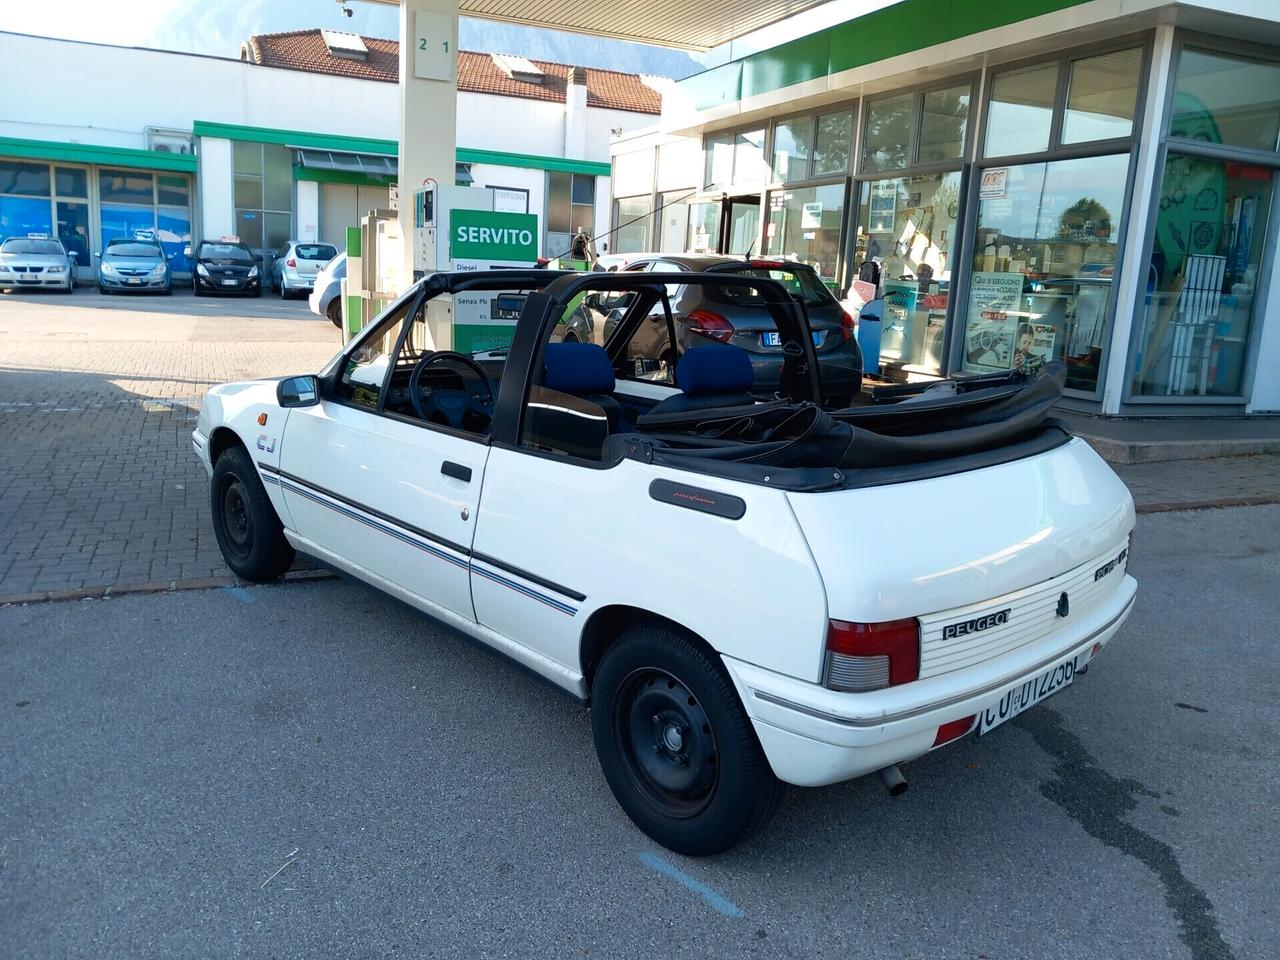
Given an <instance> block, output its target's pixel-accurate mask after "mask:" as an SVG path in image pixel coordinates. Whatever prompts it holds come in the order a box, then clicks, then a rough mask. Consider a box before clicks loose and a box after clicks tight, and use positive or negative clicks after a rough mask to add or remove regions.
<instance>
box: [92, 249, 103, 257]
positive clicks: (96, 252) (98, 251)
mask: <svg viewBox="0 0 1280 960" xmlns="http://www.w3.org/2000/svg"><path fill="white" fill-rule="evenodd" d="M93 255H94V256H95V257H101V256H102V251H101V250H95V251H93Z"/></svg>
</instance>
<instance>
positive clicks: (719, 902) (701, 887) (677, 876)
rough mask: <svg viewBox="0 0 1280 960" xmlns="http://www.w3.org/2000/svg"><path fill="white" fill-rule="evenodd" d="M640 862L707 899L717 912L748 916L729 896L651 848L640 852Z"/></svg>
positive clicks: (735, 917) (735, 916) (725, 914)
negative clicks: (723, 894)
mask: <svg viewBox="0 0 1280 960" xmlns="http://www.w3.org/2000/svg"><path fill="white" fill-rule="evenodd" d="M640 862H641V863H643V864H644V865H645V866H646V867H648V868H649V869H650V870H655V871H657V872H658V873H660V874H662V875H663V876H664V877H667V878H668V879H671V880H674V881H675V882H676V883H678V884H680V886H682V887H684V888H685V889H686V890H689V891H691V892H693V893H696V894H697V895H698V896H700V897H702V899H703V900H705V901H707V903H708V904H709V905H710V907H711V909H712V910H714V911H715V912H716V913H720V914H723V915H724V916H726V917H733V918H734V919H738V918H741V917H744V916H746V914H744V913H743V912H742V908H741V907H740V906H738V905H737V904H736V903H734V902H733V901H732V900H730V899H728V898H727V897H724V896H722V895H721V894H720V893H719V892H718V891H716V890H715V889H714V888H712V887H709V886H707V885H706V884H705V883H703V882H702V881H701V880H699V879H697V878H696V877H691V876H689V874H687V873H685V872H684V871H683V870H681V869H680V868H679V867H677V866H676V865H675V864H674V863H672V862H670V861H669V860H665V859H663V858H662V857H660V856H658V855H657V854H656V853H653V852H651V851H649V850H643V851H641V853H640Z"/></svg>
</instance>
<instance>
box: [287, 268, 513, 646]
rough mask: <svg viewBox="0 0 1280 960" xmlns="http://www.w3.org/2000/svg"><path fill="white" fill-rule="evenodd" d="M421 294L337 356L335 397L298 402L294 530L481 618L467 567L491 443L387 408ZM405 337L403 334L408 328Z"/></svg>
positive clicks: (419, 329) (356, 568) (417, 335)
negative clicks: (304, 403)
mask: <svg viewBox="0 0 1280 960" xmlns="http://www.w3.org/2000/svg"><path fill="white" fill-rule="evenodd" d="M416 296H417V293H416V291H415V292H414V293H411V294H409V295H407V296H406V298H405V299H403V300H402V301H401V302H400V303H398V304H396V305H395V306H393V307H392V308H391V310H390V311H389V313H388V315H387V316H386V318H385V319H383V320H381V321H380V322H378V323H376V324H375V325H374V327H373V329H372V330H371V331H370V333H369V334H368V335H366V336H364V337H362V338H360V339H359V340H356V341H353V343H352V346H351V348H349V349H348V350H347V351H345V352H344V355H343V357H342V358H341V360H340V362H339V366H338V369H337V371H336V378H335V379H334V382H333V385H332V387H331V392H330V393H329V395H327V396H324V397H323V398H322V399H321V401H320V402H319V403H318V404H316V405H315V406H311V407H300V408H297V409H293V410H291V411H290V416H289V420H288V423H287V425H286V427H285V432H284V437H283V440H282V444H283V447H282V452H281V458H280V464H281V466H280V476H279V480H280V484H281V487H282V488H283V490H284V497H285V501H286V504H287V506H288V511H289V515H290V517H291V519H292V522H293V525H294V528H295V529H296V531H297V533H298V534H299V535H301V536H302V537H303V538H305V539H306V540H308V541H310V542H311V543H312V544H314V545H315V547H316V548H318V551H317V552H319V553H320V554H321V556H322V557H326V558H327V559H330V560H333V561H334V562H336V563H338V565H339V566H344V565H345V566H347V567H348V568H349V569H351V570H352V572H355V573H357V574H358V575H361V576H364V577H365V578H366V579H370V580H373V581H375V582H377V581H382V582H383V583H385V584H390V585H392V586H393V587H397V588H399V589H400V590H401V591H404V592H406V593H408V594H411V595H412V597H413V598H419V599H421V600H425V601H427V602H428V603H429V604H432V605H435V606H437V607H440V608H443V609H444V610H445V611H448V612H450V613H453V614H455V615H457V616H459V617H462V618H464V619H465V620H468V621H470V620H474V618H475V609H474V607H473V606H472V602H471V587H470V583H469V579H468V572H467V568H468V564H469V558H470V552H471V547H472V538H473V536H474V532H475V516H476V507H477V505H478V502H479V498H480V486H481V482H482V481H483V478H484V470H485V463H486V460H487V458H488V453H489V446H488V442H487V438H486V437H484V436H468V435H465V434H463V433H462V432H460V431H449V430H446V429H443V428H437V427H434V426H432V425H429V424H425V423H422V422H421V421H414V420H412V419H409V418H406V417H402V416H397V415H395V414H393V413H391V412H389V411H388V409H387V406H386V402H385V401H386V399H387V397H386V391H387V390H388V389H391V390H393V391H396V390H399V391H402V390H403V387H397V386H396V385H395V383H394V382H393V380H394V378H392V377H391V376H388V374H389V372H390V371H391V370H392V368H393V366H394V364H393V361H394V359H395V357H396V352H397V349H400V350H410V349H414V348H415V347H418V348H420V346H421V344H422V343H425V342H429V341H427V340H426V338H425V326H426V325H425V319H424V316H423V311H422V310H421V309H419V310H417V311H414V313H413V316H412V320H411V323H410V324H409V326H408V329H407V330H406V328H405V322H404V321H405V318H406V315H407V314H408V313H409V308H410V305H411V304H412V303H413V301H414V300H415V299H416ZM402 334H403V335H402Z"/></svg>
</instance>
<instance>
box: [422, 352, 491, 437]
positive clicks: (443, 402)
mask: <svg viewBox="0 0 1280 960" xmlns="http://www.w3.org/2000/svg"><path fill="white" fill-rule="evenodd" d="M436 363H456V364H458V365H460V366H463V367H466V368H467V369H469V370H471V371H472V372H473V373H475V375H476V377H477V378H478V379H479V380H480V382H481V383H482V384H484V389H485V393H487V394H488V399H487V400H483V399H481V398H479V397H477V396H475V395H474V394H473V393H472V392H471V391H470V390H465V389H464V390H457V389H453V388H449V387H433V388H432V389H431V393H430V395H429V396H428V397H427V402H426V403H423V400H422V392H421V391H420V390H419V389H418V385H419V384H420V383H421V381H422V374H423V371H425V370H426V369H427V368H428V367H430V366H431V365H432V364H436ZM494 397H495V393H494V390H493V381H492V380H491V379H490V378H489V374H487V373H485V371H484V367H482V366H480V364H478V363H476V361H475V360H473V359H472V358H471V357H468V356H467V355H466V354H465V353H455V352H454V351H452V350H436V351H434V352H432V353H427V354H424V355H423V357H422V359H420V360H419V361H418V362H417V363H416V364H414V366H413V373H411V374H410V375H409V399H410V401H411V402H412V403H413V410H414V412H415V413H416V414H417V415H418V417H419V418H420V419H422V420H424V421H426V422H428V423H438V422H439V420H438V419H436V418H437V417H443V418H444V421H445V423H447V424H448V425H449V426H451V427H453V428H454V429H455V430H465V429H466V427H464V426H463V423H462V418H463V417H464V416H465V415H466V414H467V413H468V412H471V413H475V414H481V415H483V416H485V417H487V418H490V419H492V417H493V402H494Z"/></svg>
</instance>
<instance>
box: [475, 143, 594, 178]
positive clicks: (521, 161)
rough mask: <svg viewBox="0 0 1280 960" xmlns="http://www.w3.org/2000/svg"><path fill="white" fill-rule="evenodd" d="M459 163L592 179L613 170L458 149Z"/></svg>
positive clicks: (530, 156)
mask: <svg viewBox="0 0 1280 960" xmlns="http://www.w3.org/2000/svg"><path fill="white" fill-rule="evenodd" d="M457 156H458V162H459V163H492V164H494V165H495V166H499V167H526V168H528V169H531V170H555V171H557V172H560V173H585V174H587V175H588V176H592V177H607V176H609V175H610V174H611V173H612V171H613V168H612V167H611V166H610V165H609V164H607V163H597V162H595V161H594V160H569V159H567V158H565V157H539V156H535V155H533V154H530V153H506V152H504V151H502V150H473V149H471V148H470V147H459V148H458V152H457Z"/></svg>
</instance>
